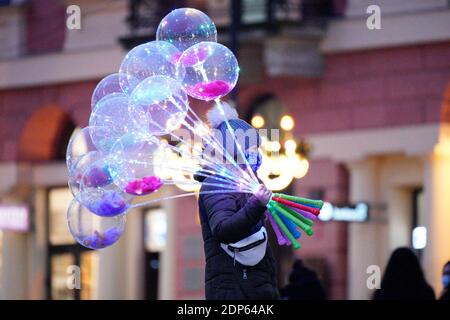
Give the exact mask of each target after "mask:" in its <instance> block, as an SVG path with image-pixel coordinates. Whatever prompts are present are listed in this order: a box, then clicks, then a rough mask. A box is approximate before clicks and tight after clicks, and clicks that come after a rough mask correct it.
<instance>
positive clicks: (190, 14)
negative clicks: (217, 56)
mask: <svg viewBox="0 0 450 320" xmlns="http://www.w3.org/2000/svg"><path fill="white" fill-rule="evenodd" d="M156 39H157V40H163V41H167V42H170V43H171V44H173V45H174V46H175V47H177V48H178V50H180V51H181V52H183V51H184V50H186V49H188V48H189V47H191V46H193V45H194V44H196V43H199V42H202V41H212V42H216V41H217V29H216V26H215V25H214V22H213V21H212V20H211V19H210V18H209V17H208V16H207V15H206V14H204V13H203V12H201V11H200V10H197V9H192V8H180V9H176V10H173V11H172V12H170V13H169V14H168V15H166V16H165V17H164V18H163V19H162V20H161V22H160V24H159V26H158V29H157V31H156Z"/></svg>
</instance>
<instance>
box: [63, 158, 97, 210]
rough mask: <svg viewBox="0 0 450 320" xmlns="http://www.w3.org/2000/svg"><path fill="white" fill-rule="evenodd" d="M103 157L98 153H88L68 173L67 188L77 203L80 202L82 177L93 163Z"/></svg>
mask: <svg viewBox="0 0 450 320" xmlns="http://www.w3.org/2000/svg"><path fill="white" fill-rule="evenodd" d="M104 157H105V155H104V154H103V153H102V152H100V151H90V152H88V153H86V154H85V155H83V156H82V157H81V158H80V159H79V160H78V161H77V162H76V163H75V164H74V165H73V167H72V169H71V170H70V171H69V173H68V175H69V188H70V191H71V192H72V195H73V196H74V198H75V199H77V200H78V201H82V199H81V197H80V192H81V190H80V187H81V181H82V178H83V175H84V174H85V173H86V172H87V170H88V169H89V168H91V167H92V165H93V164H94V163H95V162H97V161H99V160H100V159H103V158H104Z"/></svg>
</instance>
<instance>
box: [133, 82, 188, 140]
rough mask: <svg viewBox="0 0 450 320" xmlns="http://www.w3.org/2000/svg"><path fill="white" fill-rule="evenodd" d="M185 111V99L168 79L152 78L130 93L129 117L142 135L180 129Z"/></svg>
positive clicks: (177, 85)
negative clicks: (142, 132) (142, 131)
mask: <svg viewBox="0 0 450 320" xmlns="http://www.w3.org/2000/svg"><path fill="white" fill-rule="evenodd" d="M188 108H189V101H188V97H187V95H186V93H185V92H184V91H183V90H182V87H181V84H180V83H179V82H177V81H176V80H174V79H172V78H169V77H164V76H154V77H150V78H147V79H145V80H144V81H142V82H141V83H140V84H139V85H138V86H137V87H136V88H135V89H134V90H133V92H132V94H131V97H130V105H129V113H130V117H131V118H132V119H133V120H134V122H135V124H136V125H137V126H139V127H140V128H141V129H143V130H144V132H146V133H152V134H154V135H164V134H167V133H168V132H171V131H173V130H175V129H178V128H179V127H180V125H181V124H182V123H183V121H184V118H185V117H186V114H187V110H188Z"/></svg>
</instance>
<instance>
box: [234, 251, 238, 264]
mask: <svg viewBox="0 0 450 320" xmlns="http://www.w3.org/2000/svg"><path fill="white" fill-rule="evenodd" d="M238 251H239V249H234V256H233V265H234V266H236V253H237V252H238Z"/></svg>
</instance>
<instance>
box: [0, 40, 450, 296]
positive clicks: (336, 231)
mask: <svg viewBox="0 0 450 320" xmlns="http://www.w3.org/2000/svg"><path fill="white" fill-rule="evenodd" d="M449 58H450V44H433V45H421V46H410V47H404V48H390V49H382V50H373V51H365V52H355V53H346V54H336V55H329V56H327V57H326V63H327V65H326V72H325V74H324V76H323V77H322V78H321V79H315V80H306V79H298V78H267V79H266V80H265V81H264V83H263V84H260V85H253V86H247V87H243V88H241V90H240V99H239V108H240V111H241V112H245V110H246V109H248V108H249V107H250V105H251V104H252V102H253V101H254V100H255V99H256V98H257V97H258V96H259V95H262V94H265V93H273V94H274V95H276V96H277V97H278V98H279V99H281V101H282V102H283V104H284V105H285V106H286V108H287V110H288V112H289V113H291V114H293V115H294V116H295V119H296V124H297V125H296V134H297V135H299V136H301V135H302V134H304V133H313V132H316V133H318V132H330V131H340V130H357V129H362V128H382V127H388V126H400V125H414V124H423V123H437V122H439V121H449V120H450V117H449V116H448V114H449V111H448V109H447V108H448V103H447V107H445V108H446V109H445V110H447V111H446V112H444V110H443V106H445V105H446V104H444V103H443V102H444V93H445V91H446V88H447V86H448V85H449V81H450V59H449ZM96 82H97V81H86V82H80V83H70V84H60V85H52V86H43V87H35V88H24V89H13V90H2V91H0V161H13V160H16V159H17V153H18V142H19V138H20V136H21V133H22V131H23V128H24V127H25V125H26V123H27V121H29V119H30V117H31V115H32V114H33V112H34V111H36V110H37V109H38V108H39V107H42V106H44V105H47V104H53V105H58V106H60V107H61V108H62V109H63V110H64V111H65V112H67V113H68V114H69V115H70V116H71V117H72V119H73V120H74V122H75V123H76V124H78V125H79V126H86V125H87V121H88V118H89V113H90V111H91V108H90V98H91V94H92V90H93V89H94V88H95V85H96ZM445 101H448V95H447V98H446V100H445ZM199 114H201V115H202V114H203V111H199ZM347 183H348V182H347V178H346V174H345V170H344V169H343V168H342V167H341V166H340V165H339V164H336V163H331V162H329V161H325V160H323V161H314V162H313V163H311V166H310V172H309V174H308V175H307V176H306V177H305V178H304V179H302V180H300V181H299V182H298V183H297V184H296V193H298V194H300V195H306V196H307V195H308V194H309V192H310V191H311V190H313V189H315V188H323V189H324V191H325V198H326V199H327V200H329V201H333V202H340V201H343V200H346V198H347V195H346V192H347ZM195 203H196V202H195V199H194V198H190V199H186V200H179V201H176V207H177V214H178V217H179V221H180V223H179V224H178V225H177V228H178V229H177V253H176V254H177V268H176V270H177V281H176V283H177V287H176V290H177V291H176V296H177V297H192V296H197V295H201V294H202V290H201V289H200V290H197V291H195V292H188V291H186V290H184V289H183V285H182V280H183V279H182V278H183V275H184V273H183V272H184V271H183V270H184V268H186V267H192V268H201V266H202V265H203V261H202V258H197V259H194V260H190V259H188V260H189V261H186V259H185V257H183V255H182V250H183V249H182V248H183V247H182V246H183V242H184V240H185V239H186V237H188V236H189V235H196V234H197V235H198V234H199V233H200V228H199V226H198V225H196V224H195V223H196V222H195V221H196V220H195V219H196V215H197V207H196V204H195ZM316 231H317V232H316V235H315V236H314V238H312V239H306V240H305V239H302V243H303V248H302V249H301V250H300V251H299V253H298V254H299V255H300V256H302V257H315V256H326V257H327V263H328V264H329V267H330V270H331V274H330V277H331V292H330V293H331V297H333V298H343V297H345V281H346V279H345V277H346V227H345V224H339V223H326V224H325V223H323V224H320V223H319V224H318V226H317V228H316Z"/></svg>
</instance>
